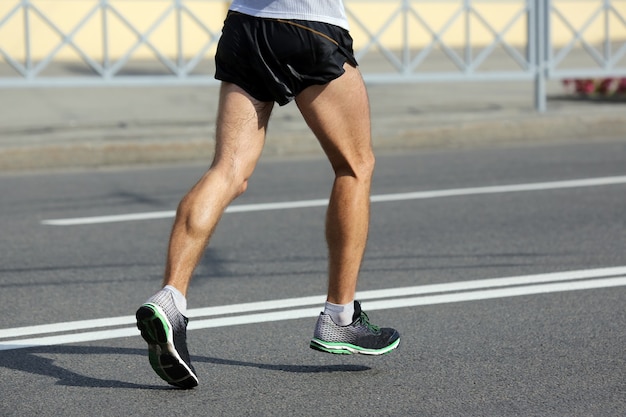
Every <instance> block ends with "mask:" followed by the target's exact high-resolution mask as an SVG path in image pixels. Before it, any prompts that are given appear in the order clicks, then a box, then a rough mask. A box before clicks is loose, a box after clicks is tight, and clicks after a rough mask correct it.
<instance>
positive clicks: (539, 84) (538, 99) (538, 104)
mask: <svg viewBox="0 0 626 417" xmlns="http://www.w3.org/2000/svg"><path fill="white" fill-rule="evenodd" d="M549 3H550V0H535V22H536V29H537V31H536V33H535V42H536V43H535V45H536V46H535V53H536V55H535V66H536V68H535V110H537V111H538V112H540V113H544V112H545V111H546V108H547V97H546V76H547V69H546V65H547V59H546V58H547V57H546V50H547V46H548V44H549V42H550V33H549V30H547V28H548V25H547V21H548V19H549V18H550V16H549V13H550V7H549Z"/></svg>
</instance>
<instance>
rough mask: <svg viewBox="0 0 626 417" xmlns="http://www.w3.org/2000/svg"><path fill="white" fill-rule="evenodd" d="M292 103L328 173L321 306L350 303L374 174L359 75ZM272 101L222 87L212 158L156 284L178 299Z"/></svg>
mask: <svg viewBox="0 0 626 417" xmlns="http://www.w3.org/2000/svg"><path fill="white" fill-rule="evenodd" d="M344 67H345V70H346V72H345V73H344V74H343V75H342V76H340V77H339V78H337V79H335V80H333V81H331V82H330V83H328V84H325V85H320V86H312V87H308V88H307V89H305V90H304V91H303V92H302V93H300V94H299V95H298V96H297V97H296V104H297V105H298V108H299V109H300V111H301V113H302V115H303V117H304V119H305V120H306V122H307V124H308V126H309V127H310V128H311V130H312V131H313V133H314V134H315V136H316V137H317V139H318V140H319V142H320V145H321V146H322V149H323V150H324V152H325V153H326V155H327V156H328V159H329V161H330V163H331V166H332V168H333V170H334V172H335V180H334V183H333V188H332V192H331V196H330V202H329V205H328V211H327V215H326V226H325V227H326V240H327V244H328V252H329V260H328V298H327V299H328V301H330V302H331V303H335V304H347V303H349V302H351V301H352V300H353V299H354V294H355V291H356V283H357V279H358V274H359V269H360V266H361V262H362V259H363V253H364V251H365V245H366V242H367V233H368V225H369V196H370V186H371V179H372V174H373V170H374V155H373V152H372V146H371V133H370V114H369V102H368V98H367V93H366V90H365V85H364V83H363V80H362V78H361V74H360V72H359V70H358V69H357V68H355V67H352V66H350V65H348V64H346V65H345V66H344ZM272 108H273V103H268V102H260V101H258V100H255V99H254V98H252V97H250V96H249V95H248V94H247V93H246V92H244V91H243V90H242V89H241V88H239V87H237V86H236V85H234V84H230V83H223V84H222V88H221V91H220V102H219V110H218V121H217V132H216V153H215V158H214V161H213V163H212V164H211V167H210V168H209V170H208V171H207V172H206V173H205V174H204V175H203V177H202V178H201V179H200V180H199V181H198V183H196V184H195V185H194V187H193V188H192V189H191V190H190V191H189V193H188V194H187V195H186V196H185V197H184V198H183V199H182V200H181V202H180V204H179V206H178V210H177V212H176V219H175V221H174V226H173V229H172V233H171V237H170V245H169V251H168V258H167V265H166V270H165V277H164V282H163V284H164V285H172V286H174V287H176V288H177V289H178V290H179V291H180V292H182V293H183V295H186V294H187V289H188V287H189V283H190V281H191V277H192V274H193V271H194V269H195V267H196V265H197V264H198V262H199V261H200V258H201V256H202V254H203V252H204V250H205V248H206V245H207V244H208V241H209V238H210V236H211V234H212V233H213V230H214V229H215V226H216V225H217V223H218V221H219V219H220V217H221V215H222V213H223V212H224V210H225V209H226V207H227V206H228V205H229V204H230V203H231V202H232V201H233V200H234V199H235V198H237V196H239V195H241V194H242V193H243V192H244V191H245V189H246V186H247V181H248V179H249V178H250V176H251V175H252V172H253V171H254V168H255V166H256V163H257V162H258V159H259V157H260V155H261V151H262V148H263V144H264V139H265V133H266V130H267V124H268V121H269V117H270V114H271V111H272Z"/></svg>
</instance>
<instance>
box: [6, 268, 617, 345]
mask: <svg viewBox="0 0 626 417" xmlns="http://www.w3.org/2000/svg"><path fill="white" fill-rule="evenodd" d="M620 286H626V266H619V267H613V268H600V269H589V270H579V271H566V272H555V273H547V274H537V275H522V276H514V277H504V278H491V279H483V280H474V281H461V282H452V283H445V284H432V285H420V286H414V287H404V288H390V289H383V290H374V291H362V292H359V293H357V298H358V299H359V300H362V301H363V300H368V302H367V303H366V305H365V308H366V310H368V311H374V310H384V309H394V308H402V307H414V306H423V305H433V304H444V303H457V302H464V301H477V300H487V299H494V298H505V297H517V296H522V295H532V294H547V293H553V292H563V291H580V290H589V289H594V288H611V287H620ZM324 300H325V296H323V295H318V296H310V297H300V298H291V299H284V300H272V301H261V302H254V303H244V304H234V305H230V306H217V307H206V308H198V309H190V310H189V311H188V315H189V317H191V318H195V320H193V321H191V322H190V323H189V330H199V329H207V328H212V327H225V326H235V325H239V324H252V323H264V322H271V321H282V320H291V319H299V318H307V317H315V316H317V315H318V314H319V313H320V306H321V305H323V303H324ZM279 308H280V309H281V310H280V311H272V310H277V309H279ZM116 326H117V327H119V326H124V327H121V328H113V329H111V327H116ZM129 326H130V327H129ZM85 329H89V331H87V332H78V331H80V330H85ZM70 332H71V333H70ZM63 333H66V334H63ZM35 335H45V336H41V337H32V336H35ZM138 335H139V331H138V330H137V328H136V327H135V318H134V317H133V316H123V317H112V318H104V319H96V320H81V321H74V322H64V323H55V324H47V325H40V326H28V327H18V328H13V329H2V330H0V350H14V349H22V348H28V347H34V346H51V345H61V344H67V343H79V342H90V341H96V340H108V339H115V338H121V337H130V336H138Z"/></svg>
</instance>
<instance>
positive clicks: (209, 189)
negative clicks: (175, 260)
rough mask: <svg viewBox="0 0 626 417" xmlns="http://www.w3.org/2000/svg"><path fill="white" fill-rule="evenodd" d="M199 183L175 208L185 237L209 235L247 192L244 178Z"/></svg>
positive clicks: (226, 178)
mask: <svg viewBox="0 0 626 417" xmlns="http://www.w3.org/2000/svg"><path fill="white" fill-rule="evenodd" d="M216 179H217V178H216V177H215V176H211V179H210V181H207V180H206V179H205V181H200V182H199V183H198V184H196V186H194V188H192V189H191V190H190V191H189V192H188V193H187V195H185V197H183V199H182V200H181V201H180V203H179V204H178V209H177V212H176V216H177V218H178V219H179V220H180V221H182V222H183V224H184V225H185V229H186V230H187V233H189V234H192V235H196V236H203V235H207V236H208V235H209V234H210V233H211V232H212V230H213V228H214V227H215V223H217V221H219V218H220V217H221V215H222V213H223V212H224V210H225V209H226V207H228V205H229V204H230V203H231V202H232V201H233V200H234V199H236V198H237V197H239V196H240V195H241V194H243V193H244V192H245V191H246V189H247V188H248V179H247V178H236V177H235V176H227V177H222V178H219V180H217V181H216Z"/></svg>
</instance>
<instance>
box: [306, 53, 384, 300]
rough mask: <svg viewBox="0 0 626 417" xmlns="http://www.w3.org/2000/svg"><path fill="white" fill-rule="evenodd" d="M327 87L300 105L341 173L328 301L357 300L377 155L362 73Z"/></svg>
mask: <svg viewBox="0 0 626 417" xmlns="http://www.w3.org/2000/svg"><path fill="white" fill-rule="evenodd" d="M345 69H346V72H345V73H344V74H343V75H342V76H341V77H339V78H337V79H336V80H333V81H331V82H330V83H329V84H326V85H323V86H313V87H309V88H307V89H306V90H305V91H303V92H302V93H301V94H299V95H298V97H296V103H297V104H298V107H299V109H300V111H301V112H302V115H303V116H304V119H305V120H306V122H307V124H308V125H309V127H310V128H311V130H312V131H313V132H314V133H315V135H316V137H317V138H318V140H319V142H320V144H321V146H322V148H323V149H324V152H325V153H326V155H327V156H328V158H329V161H330V163H331V165H332V167H333V169H334V172H335V181H334V184H333V189H332V192H331V196H330V203H329V205H328V212H327V215H326V240H327V243H328V251H329V271H328V278H329V280H328V301H330V302H331V303H335V304H347V303H349V302H351V301H352V300H353V299H354V294H355V291H356V284H357V279H358V275H359V270H360V267H361V262H362V260H363V253H364V251H365V245H366V242H367V234H368V227H369V203H370V201H369V198H370V185H371V179H372V174H373V171H374V154H373V151H372V144H371V131H370V113H369V101H368V97H367V92H366V89H365V85H364V83H363V79H362V78H361V74H360V72H359V70H358V69H356V68H354V67H352V66H350V65H348V64H346V65H345Z"/></svg>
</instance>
